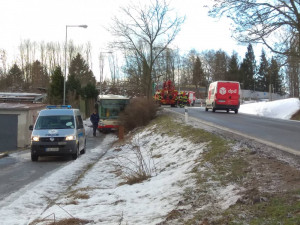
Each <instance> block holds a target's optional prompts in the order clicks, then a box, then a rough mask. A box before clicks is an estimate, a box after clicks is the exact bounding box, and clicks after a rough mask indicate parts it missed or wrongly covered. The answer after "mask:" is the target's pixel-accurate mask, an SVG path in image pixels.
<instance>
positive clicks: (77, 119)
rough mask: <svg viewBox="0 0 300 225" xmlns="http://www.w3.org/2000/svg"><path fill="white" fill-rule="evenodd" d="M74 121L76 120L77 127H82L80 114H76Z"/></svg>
mask: <svg viewBox="0 0 300 225" xmlns="http://www.w3.org/2000/svg"><path fill="white" fill-rule="evenodd" d="M76 122H77V129H82V128H83V121H82V118H81V116H76Z"/></svg>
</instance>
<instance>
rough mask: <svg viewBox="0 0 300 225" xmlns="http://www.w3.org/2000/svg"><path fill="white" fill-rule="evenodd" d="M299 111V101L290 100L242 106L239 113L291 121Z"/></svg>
mask: <svg viewBox="0 0 300 225" xmlns="http://www.w3.org/2000/svg"><path fill="white" fill-rule="evenodd" d="M298 110H300V101H299V99H298V98H288V99H283V100H277V101H271V102H257V103H248V104H242V105H241V106H240V109H239V112H241V113H246V114H252V115H256V116H264V117H271V118H277V119H290V118H291V116H292V115H293V114H294V113H296V112H297V111H298Z"/></svg>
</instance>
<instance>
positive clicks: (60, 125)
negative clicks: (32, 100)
mask: <svg viewBox="0 0 300 225" xmlns="http://www.w3.org/2000/svg"><path fill="white" fill-rule="evenodd" d="M74 127H75V123H74V119H73V116H68V115H61V116H60V115H55V116H39V117H38V120H37V122H36V125H35V129H36V130H43V129H71V128H74Z"/></svg>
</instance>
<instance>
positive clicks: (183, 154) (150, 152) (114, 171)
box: [0, 127, 205, 225]
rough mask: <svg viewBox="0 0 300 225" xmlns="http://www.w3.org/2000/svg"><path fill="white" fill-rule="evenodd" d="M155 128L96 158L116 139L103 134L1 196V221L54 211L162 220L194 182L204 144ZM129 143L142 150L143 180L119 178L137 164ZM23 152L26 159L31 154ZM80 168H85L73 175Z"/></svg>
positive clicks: (110, 220) (96, 219) (113, 219)
mask: <svg viewBox="0 0 300 225" xmlns="http://www.w3.org/2000/svg"><path fill="white" fill-rule="evenodd" d="M87 129H90V128H89V127H87ZM153 129H155V127H152V128H149V129H146V130H144V131H143V132H141V133H137V134H135V136H134V137H133V139H132V141H131V142H130V143H128V144H126V145H122V146H118V147H114V148H111V149H109V150H108V151H107V152H106V154H105V156H104V157H102V158H101V159H100V160H99V161H97V162H95V160H94V158H97V157H99V154H100V153H101V152H103V151H104V149H105V148H107V146H108V145H109V143H110V144H111V143H113V142H114V141H115V140H116V136H115V135H113V134H110V135H107V136H106V137H105V139H104V143H102V145H101V146H99V147H98V148H95V149H92V150H88V151H87V153H86V155H82V156H81V157H79V158H78V159H77V160H76V161H73V162H71V163H69V164H68V165H66V166H64V167H63V168H61V169H58V170H57V171H55V172H54V173H52V174H51V175H50V176H49V177H47V178H44V179H42V180H40V181H39V182H36V183H35V184H31V185H29V186H27V187H25V188H24V189H23V190H21V191H19V192H18V193H15V194H13V195H11V196H10V197H8V198H7V199H5V200H4V201H3V202H2V203H5V205H4V204H1V205H0V218H1V223H2V224H6V225H11V224H16V225H22V224H24V225H25V224H28V223H31V222H32V221H35V222H34V223H33V224H36V222H37V221H39V220H43V221H44V222H41V221H39V222H38V223H37V224H38V225H41V224H46V221H48V222H50V221H52V222H53V220H54V217H55V220H56V221H58V220H60V219H65V218H71V217H75V218H80V219H83V220H88V221H91V222H90V224H105V225H107V224H120V221H123V222H124V223H125V224H127V223H128V224H157V223H159V222H161V221H163V220H164V219H165V216H166V215H167V214H168V213H169V212H170V211H171V210H172V209H173V208H174V207H175V206H176V205H177V204H178V202H179V201H180V200H181V198H182V194H183V192H184V190H185V189H186V188H187V187H192V186H193V185H195V184H194V180H193V179H192V178H191V176H192V173H191V170H192V169H193V168H194V166H195V161H196V159H197V158H198V157H199V156H201V154H202V150H203V148H204V147H205V145H204V144H197V145H196V144H193V143H191V142H189V141H188V140H185V139H182V138H179V137H169V136H167V135H162V134H161V133H159V132H155V131H154V130H153ZM133 149H140V150H141V153H142V155H143V158H144V161H145V165H146V166H147V170H148V171H150V173H151V177H150V178H149V179H148V180H145V181H143V182H142V183H136V184H133V185H128V184H122V183H124V181H125V180H124V179H123V177H122V173H123V175H124V174H125V173H128V172H129V171H130V170H134V169H136V168H137V165H138V161H137V160H136V152H135V151H133ZM27 157H28V160H30V156H29V154H28V156H27ZM89 165H90V166H89ZM91 165H92V166H91ZM88 167H89V169H86V168H88ZM120 168H121V171H120ZM80 170H86V172H85V174H83V176H81V178H80V179H79V180H76V176H79V175H80V173H79V171H80ZM45 218H46V220H45ZM92 221H93V222H92Z"/></svg>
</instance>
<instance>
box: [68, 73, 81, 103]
mask: <svg viewBox="0 0 300 225" xmlns="http://www.w3.org/2000/svg"><path fill="white" fill-rule="evenodd" d="M66 89H67V90H66V93H67V94H72V95H75V96H76V99H78V97H79V95H81V94H82V93H81V84H80V80H79V79H77V78H76V77H75V75H74V74H71V75H69V78H68V81H67V83H66ZM69 92H70V93H69Z"/></svg>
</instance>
